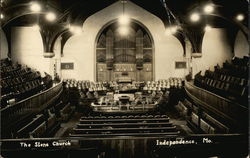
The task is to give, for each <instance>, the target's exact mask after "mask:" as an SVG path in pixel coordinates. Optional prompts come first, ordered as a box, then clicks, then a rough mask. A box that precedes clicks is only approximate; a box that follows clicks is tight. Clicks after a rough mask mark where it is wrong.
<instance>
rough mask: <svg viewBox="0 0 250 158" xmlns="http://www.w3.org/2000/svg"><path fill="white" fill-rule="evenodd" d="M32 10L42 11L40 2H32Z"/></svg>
mask: <svg viewBox="0 0 250 158" xmlns="http://www.w3.org/2000/svg"><path fill="white" fill-rule="evenodd" d="M30 10H31V11H33V12H39V11H41V6H40V5H39V4H38V3H32V4H31V6H30Z"/></svg>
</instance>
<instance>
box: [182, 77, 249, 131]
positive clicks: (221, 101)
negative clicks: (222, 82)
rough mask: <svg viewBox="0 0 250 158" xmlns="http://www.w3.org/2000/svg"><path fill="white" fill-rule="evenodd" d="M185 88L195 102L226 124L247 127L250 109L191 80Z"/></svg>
mask: <svg viewBox="0 0 250 158" xmlns="http://www.w3.org/2000/svg"><path fill="white" fill-rule="evenodd" d="M185 90H186V92H187V94H188V96H189V97H191V98H192V99H193V100H194V102H196V103H197V104H198V105H200V106H201V107H202V108H203V109H204V110H206V111H208V112H210V113H213V114H214V115H215V116H217V118H218V119H219V120H220V121H222V122H223V123H226V125H229V126H230V127H236V128H241V127H244V126H246V127H247V121H248V109H247V108H245V107H244V106H242V105H240V104H238V103H235V102H233V101H231V100H228V99H226V98H223V97H221V96H219V95H216V94H214V93H211V92H209V91H206V90H204V89H202V88H199V87H196V86H194V85H193V83H191V82H187V81H186V82H185Z"/></svg>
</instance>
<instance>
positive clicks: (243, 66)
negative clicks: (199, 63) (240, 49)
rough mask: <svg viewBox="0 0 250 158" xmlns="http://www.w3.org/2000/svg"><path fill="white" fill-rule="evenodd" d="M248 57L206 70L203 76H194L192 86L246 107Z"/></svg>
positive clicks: (235, 59)
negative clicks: (212, 69)
mask: <svg viewBox="0 0 250 158" xmlns="http://www.w3.org/2000/svg"><path fill="white" fill-rule="evenodd" d="M247 61H248V57H244V58H242V59H240V58H237V57H235V58H234V59H232V61H231V63H229V62H228V61H226V62H224V63H223V67H222V68H220V66H218V65H217V66H215V70H214V71H211V70H206V71H205V75H204V76H202V75H201V72H199V73H197V74H196V75H195V79H194V84H195V85H196V86H198V87H201V88H204V89H206V90H208V91H211V92H213V93H216V94H218V95H220V96H222V97H226V98H228V99H231V100H233V101H236V102H238V103H240V104H242V105H247V95H248V84H249V80H248V69H249V68H248V67H249V63H248V62H247Z"/></svg>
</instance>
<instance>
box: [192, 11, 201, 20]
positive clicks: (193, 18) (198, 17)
mask: <svg viewBox="0 0 250 158" xmlns="http://www.w3.org/2000/svg"><path fill="white" fill-rule="evenodd" d="M190 20H191V21H192V22H197V21H199V20H200V14H199V13H197V12H195V13H193V14H191V16H190Z"/></svg>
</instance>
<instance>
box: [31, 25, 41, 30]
mask: <svg viewBox="0 0 250 158" xmlns="http://www.w3.org/2000/svg"><path fill="white" fill-rule="evenodd" d="M32 28H33V29H34V30H38V31H39V30H40V26H39V25H37V24H36V25H33V26H32Z"/></svg>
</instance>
